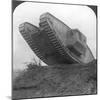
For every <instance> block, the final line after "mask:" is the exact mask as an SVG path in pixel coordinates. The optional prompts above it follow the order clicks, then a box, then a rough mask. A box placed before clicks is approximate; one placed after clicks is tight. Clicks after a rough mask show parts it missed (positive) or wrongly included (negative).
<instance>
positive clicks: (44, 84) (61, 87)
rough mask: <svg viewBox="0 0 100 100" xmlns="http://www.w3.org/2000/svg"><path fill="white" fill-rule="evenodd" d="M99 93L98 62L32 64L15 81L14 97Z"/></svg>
mask: <svg viewBox="0 0 100 100" xmlns="http://www.w3.org/2000/svg"><path fill="white" fill-rule="evenodd" d="M96 93H97V62H96V60H94V61H93V62H91V63H89V64H87V65H80V64H73V65H65V64H64V65H63V64H62V65H53V66H34V65H33V66H32V68H31V69H27V70H26V71H25V72H24V73H23V74H21V75H20V76H18V77H17V78H16V80H14V82H13V95H12V96H13V98H16V99H18V98H35V97H49V96H69V95H82V94H96Z"/></svg>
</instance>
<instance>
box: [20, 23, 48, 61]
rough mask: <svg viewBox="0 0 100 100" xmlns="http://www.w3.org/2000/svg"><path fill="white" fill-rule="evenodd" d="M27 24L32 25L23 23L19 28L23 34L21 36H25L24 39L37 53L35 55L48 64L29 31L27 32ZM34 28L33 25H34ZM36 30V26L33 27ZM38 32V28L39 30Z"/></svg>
mask: <svg viewBox="0 0 100 100" xmlns="http://www.w3.org/2000/svg"><path fill="white" fill-rule="evenodd" d="M25 24H29V25H31V24H30V23H27V22H25V23H23V24H21V25H20V26H19V31H20V33H21V35H22V36H23V38H24V39H25V40H26V42H27V43H28V45H29V46H30V48H31V49H32V50H33V51H34V52H35V54H36V55H37V56H38V57H39V58H40V59H41V60H42V61H43V62H45V63H47V62H46V59H45V58H44V57H43V55H41V52H40V51H39V48H38V47H37V45H36V44H35V43H34V42H33V40H32V38H31V35H29V34H28V32H27V31H28V30H27V31H26V30H25ZM32 26H33V25H32ZM33 27H34V28H36V27H35V26H33ZM37 30H38V28H37ZM37 32H39V30H38V31H36V32H35V31H34V34H37Z"/></svg>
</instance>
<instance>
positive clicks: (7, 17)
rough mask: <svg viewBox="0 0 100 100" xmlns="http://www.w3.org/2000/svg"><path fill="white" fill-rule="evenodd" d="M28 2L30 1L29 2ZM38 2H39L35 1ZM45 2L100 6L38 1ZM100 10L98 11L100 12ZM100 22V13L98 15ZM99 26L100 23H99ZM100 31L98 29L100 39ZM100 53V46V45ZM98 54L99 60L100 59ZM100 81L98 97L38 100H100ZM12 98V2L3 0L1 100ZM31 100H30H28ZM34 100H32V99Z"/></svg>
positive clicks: (78, 0) (87, 0) (89, 0)
mask: <svg viewBox="0 0 100 100" xmlns="http://www.w3.org/2000/svg"><path fill="white" fill-rule="evenodd" d="M27 1H28V0H27ZM31 1H32V0H31ZM33 1H37V0H33ZM38 1H44V2H57V3H73V4H89V5H98V6H100V1H99V0H38ZM98 8H99V7H98ZM99 9H100V8H99ZM99 9H98V10H99ZM98 20H100V13H98ZM98 26H100V23H99V21H98ZM99 32H100V29H98V38H100V35H99ZM99 42H100V39H98V44H99ZM98 51H100V46H99V45H98ZM99 57H100V56H99V53H98V58H99ZM99 65H100V61H99V60H98V77H99V76H100V68H99ZM99 84H100V80H99V78H98V95H84V96H69V97H54V98H41V99H40V98H39V99H37V100H51V99H52V100H66V99H67V100H85V99H86V100H89V99H90V100H99V98H100V93H99V89H100V85H99ZM10 96H11V0H1V3H0V100H9V99H10V98H9V97H10ZM27 100H29V99H27ZM30 100H32V99H30Z"/></svg>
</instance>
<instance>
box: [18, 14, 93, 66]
mask: <svg viewBox="0 0 100 100" xmlns="http://www.w3.org/2000/svg"><path fill="white" fill-rule="evenodd" d="M19 31H20V33H21V35H22V36H23V38H24V39H25V41H26V42H27V43H28V45H29V46H30V48H31V49H32V50H33V51H34V53H35V54H36V55H37V56H38V57H39V58H40V59H41V60H42V61H43V62H45V63H46V64H47V65H54V64H75V63H81V64H87V63H89V62H91V61H92V60H93V59H94V57H93V55H92V52H91V50H90V49H89V47H88V45H87V43H86V37H85V36H84V35H83V34H82V33H81V32H80V31H79V30H78V29H71V28H70V27H69V26H67V25H66V24H64V23H63V22H62V21H60V20H59V19H57V18H56V17H54V16H53V15H51V14H50V13H44V14H42V15H41V16H40V22H39V27H37V26H35V25H32V24H30V23H28V22H24V23H22V24H20V25H19Z"/></svg>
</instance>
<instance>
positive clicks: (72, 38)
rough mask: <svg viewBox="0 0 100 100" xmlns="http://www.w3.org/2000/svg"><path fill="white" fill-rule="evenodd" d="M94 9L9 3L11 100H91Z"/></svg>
mask: <svg viewBox="0 0 100 100" xmlns="http://www.w3.org/2000/svg"><path fill="white" fill-rule="evenodd" d="M97 18H98V14H97V6H96V5H86V4H74V3H71V4H70V3H57V2H55V3H54V2H39V1H24V0H23V1H21V0H12V98H13V99H14V100H19V99H34V98H53V97H55V98H56V97H67V96H84V95H96V94H97V92H98V91H97V90H98V86H97V81H98V80H97V60H98V59H97V36H98V32H97Z"/></svg>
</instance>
